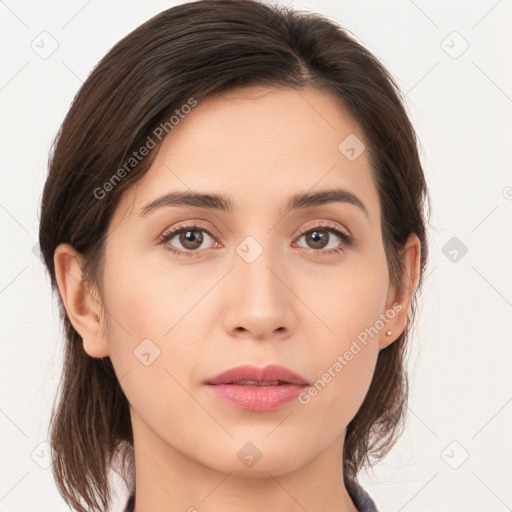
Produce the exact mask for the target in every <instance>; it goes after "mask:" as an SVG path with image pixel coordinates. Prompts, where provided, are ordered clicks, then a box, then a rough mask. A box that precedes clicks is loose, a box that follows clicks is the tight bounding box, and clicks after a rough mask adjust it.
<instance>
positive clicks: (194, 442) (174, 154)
mask: <svg viewBox="0 0 512 512" xmlns="http://www.w3.org/2000/svg"><path fill="white" fill-rule="evenodd" d="M350 134H355V135H356V136H357V137H358V138H359V139H360V140H364V136H363V134H362V132H361V130H360V129H359V127H358V126H357V124H356V123H355V122H354V121H353V120H351V118H350V116H348V114H347V113H346V112H344V111H343V110H342V108H341V106H340V105H339V104H338V103H337V102H336V100H335V99H334V98H333V97H332V96H330V95H329V94H328V93H327V92H321V91H318V90H314V89H302V90H300V91H294V90H292V89H271V88H266V87H250V88H245V89H241V90H237V91H231V92H229V93H227V94H225V95H222V96H219V97H215V98H209V99H208V100H206V101H204V102H201V103H200V104H199V105H198V106H197V107H195V108H194V109H193V111H192V112H191V113H190V114H189V115H188V116H187V117H186V118H185V119H183V120H181V121H180V123H179V124H178V125H177V126H175V127H174V129H173V130H172V132H171V133H170V135H169V136H168V137H167V138H166V139H165V141H164V144H163V146H162V148H161V150H160V152H159V154H158V156H157V158H156V160H155V162H154V164H153V165H152V167H151V169H150V170H149V172H148V173H147V175H146V176H145V177H144V178H143V179H142V180H141V181H140V182H139V183H138V184H136V185H135V186H133V187H132V188H130V189H129V190H128V191H127V192H126V193H125V194H124V196H123V198H122V200H121V203H120V204H119V206H118V208H117V209H116V212H115V214H114V217H113V219H112V222H111V225H110V227H109V237H108V239H107V246H106V254H105V257H106V262H105V273H104V282H103V285H104V297H103V298H104V301H105V307H106V310H107V311H108V314H109V318H108V320H109V323H108V327H109V328H108V329H105V319H104V318H100V319H99V321H98V316H101V310H100V307H99V304H98V302H97V301H96V300H94V299H93V298H92V296H91V295H89V294H87V293H86V292H85V291H84V286H82V285H81V283H80V281H81V272H80V268H81V256H80V255H79V254H77V253H76V251H75V250H74V249H73V248H72V247H70V246H69V245H66V244H62V245H61V246H59V247H58V248H57V250H56V251H55V265H56V269H57V279H58V285H59V290H60V293H61V296H62V300H63V302H64V304H65V307H66V310H67V312H68V315H69V317H70V320H71V321H72V323H73V325H74V327H75V328H76V330H77V331H78V332H79V333H80V335H81V336H82V338H83V345H84V350H85V351H86V352H87V353H88V354H89V355H90V356H91V357H106V356H109V357H110V358H111V360H112V363H113V365H114V368H115V371H116V374H117V376H118V378H119V379H120V383H121V386H122V388H123V390H124V392H125V394H126V396H127V399H128V401H129V403H130V406H131V418H132V426H133V432H134V440H135V443H134V444H135V460H136V487H137V494H136V510H137V511H138V512H149V511H153V512H163V511H164V510H165V511H167V510H169V509H170V507H172V509H173V510H188V509H189V508H190V507H195V508H196V509H197V510H198V511H202V510H208V511H211V512H217V511H221V510H222V511H223V512H229V511H231V510H233V511H234V510H236V511H239V510H244V511H246V512H253V511H254V512H256V511H258V512H259V511H261V510H267V511H280V512H287V511H296V510H303V508H305V509H307V510H308V511H309V512H317V511H354V510H356V509H355V507H354V505H353V503H352V502H351V500H350V498H349V496H348V494H347V492H346V490H345V488H344V486H343V474H342V458H341V454H342V450H343V442H344V437H345V429H346V426H347V424H348V423H349V422H350V420H351V419H352V418H353V417H354V415H355V414H356V412H357V410H358V409H359V407H360V405H361V403H362V401H363V399H364V397H365V395H366V393H367V391H368V388H369V385H370V382H371V378H372V373H373V370H374V367H375V364H376V359H377V355H378V351H379V349H382V348H384V347H385V346H387V345H388V344H390V343H392V342H393V341H394V340H395V339H396V338H397V337H398V336H399V335H400V333H401V332H402V331H403V329H404V328H405V325H406V321H407V313H408V311H409V308H410V301H411V297H412V294H413V292H414V290H415V288H416V286H417V282H418V271H419V259H420V242H419V240H418V238H417V237H416V236H415V235H411V236H410V237H409V240H408V242H407V244H406V247H405V250H404V286H403V288H402V289H401V290H394V288H393V286H391V284H390V281H389V274H388V268H387V264H386V258H385V253H384V248H383V242H382V236H381V227H380V226H381V217H380V205H379V197H378V193H377V189H376V187H375V184H374V182H373V178H372V171H371V168H370V164H369V161H368V159H367V154H366V152H363V153H362V154H361V155H360V156H359V157H358V158H357V159H356V160H354V161H350V160H349V159H347V158H346V156H345V155H344V154H343V153H342V152H340V151H339V149H338V146H339V144H340V142H342V141H343V140H344V139H345V138H346V137H347V136H348V135H350ZM335 187H340V188H344V189H347V190H349V191H350V192H352V193H353V194H355V195H356V196H357V197H358V198H359V199H360V200H361V202H362V203H363V204H364V205H365V207H366V210H367V215H366V214H365V213H364V212H363V211H362V210H361V209H360V208H358V207H357V206H355V205H353V204H349V203H330V204H326V205H321V206H314V207H310V208H308V209H304V210H297V211H291V212H288V213H286V212H285V207H286V205H287V202H288V198H289V197H290V196H291V195H293V194H295V193H299V192H308V191H310V192H317V191H320V190H326V189H331V188H335ZM171 190H180V191H194V192H203V193H217V194H222V195H225V196H228V197H229V198H230V199H231V201H232V203H233V211H232V212H221V211H214V210H212V209H201V208H198V207H192V206H167V207H163V208H159V209H155V210H153V211H151V212H150V213H148V214H147V215H146V216H144V217H141V216H140V211H141V209H142V208H143V207H144V205H146V204H148V203H149V202H151V201H153V200H155V199H156V198H158V197H160V196H161V195H163V194H165V193H167V192H169V191H171ZM103 200H108V197H107V198H106V199H103ZM322 221H330V223H334V225H335V226H336V227H337V228H338V229H340V230H343V229H345V230H348V231H349V232H350V233H351V234H352V236H353V239H354V242H353V244H352V245H351V246H348V247H347V246H345V243H344V242H343V240H342V239H340V238H339V237H338V236H337V235H336V234H335V233H333V232H331V231H330V228H322V232H323V233H324V235H326V236H328V237H329V242H328V245H327V247H326V248H321V247H320V246H319V245H315V244H314V242H313V240H312V239H311V238H310V237H309V236H308V235H307V234H303V235H301V233H300V230H301V229H302V228H305V229H307V230H313V229H314V228H316V227H317V226H318V225H319V224H321V223H322ZM183 222H186V224H193V223H196V224H198V223H199V224H200V225H201V227H202V228H203V227H204V229H206V230H208V231H209V232H210V233H211V234H212V236H209V235H208V234H207V233H206V232H204V231H201V232H200V233H201V234H202V235H203V237H204V239H203V244H202V245H200V244H198V243H193V242H188V245H187V240H186V239H184V238H181V242H180V237H179V236H175V237H174V238H173V239H172V241H169V242H167V245H172V246H174V247H175V248H176V249H178V250H182V251H187V250H188V251H189V252H194V251H195V252H194V255H193V256H192V257H181V256H177V255H175V254H173V253H172V252H169V251H168V250H166V248H165V244H161V243H160V244H159V243H158V239H159V237H160V236H161V235H162V234H165V232H166V231H167V232H169V231H170V229H171V228H175V227H182V225H183ZM325 230H327V231H325ZM246 237H253V238H254V239H255V240H256V241H257V243H258V244H259V247H261V249H262V250H263V252H262V253H261V255H260V256H259V257H258V258H257V259H256V260H255V261H253V262H251V263H248V262H247V261H246V260H244V258H242V257H241V256H240V255H239V254H238V253H237V251H236V249H237V247H239V246H240V244H241V243H242V242H243V241H244V240H245V239H246ZM198 245H199V248H198V249H194V247H197V246H198ZM242 245H243V244H242ZM339 246H341V247H344V251H342V252H340V253H333V252H331V253H329V251H330V250H331V249H333V248H337V247H339ZM250 250H254V248H252V249H250ZM322 251H323V252H322ZM394 303H400V304H401V305H402V309H401V310H400V311H399V312H398V313H396V314H395V315H393V316H394V318H393V319H391V320H389V321H388V322H387V323H386V325H385V327H384V328H383V329H382V330H380V331H379V334H378V335H377V336H374V337H373V338H370V339H369V342H368V344H367V345H366V346H365V347H364V348H363V349H362V350H361V351H360V352H359V353H358V354H357V355H355V356H354V357H353V359H352V360H351V361H349V362H348V364H346V366H344V368H343V370H342V371H340V372H338V373H337V374H336V376H335V377H334V378H332V379H331V381H330V382H329V383H328V384H327V385H326V386H325V388H324V389H323V390H322V391H321V392H319V393H318V394H317V396H315V397H314V398H312V399H311V400H310V401H309V403H307V404H305V405H304V404H301V403H299V402H298V401H292V402H291V403H289V404H287V405H285V406H284V407H282V408H281V409H278V410H276V411H273V412H249V411H244V410H240V409H236V408H234V407H232V406H230V405H228V404H226V403H224V402H221V401H220V400H219V399H217V398H216V397H215V396H213V395H212V394H211V393H210V392H209V390H208V389H206V388H205V386H204V385H203V382H204V380H205V379H208V378H211V377H214V376H215V375H217V374H219V373H220V372H222V371H224V370H226V369H228V368H231V367H233V366H238V365H240V364H253V365H256V366H260V367H262V366H266V365H267V364H270V363H276V364H281V365H283V366H286V367H288V368H290V369H292V370H293V371H295V372H297V373H298V374H300V375H302V376H303V377H305V378H306V379H307V380H308V382H310V383H311V382H314V381H316V380H317V379H319V378H321V376H322V374H324V372H326V370H327V369H328V368H329V367H332V366H333V363H334V362H335V361H336V360H337V357H338V356H339V355H340V354H341V355H343V354H344V353H345V352H346V350H348V349H349V348H350V346H351V343H352V342H353V340H354V339H356V337H357V336H358V334H359V333H361V332H362V331H364V329H365V328H367V327H370V326H372V325H374V324H375V322H376V320H378V319H379V315H380V314H386V312H387V311H389V310H392V309H393V307H392V306H393V304H394ZM388 329H390V330H391V331H392V335H391V336H386V335H385V331H387V330H388ZM148 338H149V339H150V340H152V343H153V344H154V346H156V347H158V349H159V350H160V354H159V357H157V358H156V359H155V360H154V361H153V362H152V363H151V364H150V365H148V366H146V365H144V364H142V363H141V361H140V360H139V358H137V357H136V356H135V355H134V351H135V352H137V347H138V346H139V345H140V343H141V342H142V341H143V340H145V339H148ZM148 347H150V348H149V351H150V353H151V354H155V353H156V352H155V351H156V349H155V348H154V347H153V345H148ZM151 347H153V348H151ZM248 442H250V443H252V444H253V445H255V446H256V447H257V449H258V450H259V452H261V454H262V456H261V459H260V460H259V461H258V462H257V463H256V464H254V466H252V467H250V468H249V467H247V466H245V465H244V464H243V463H242V462H241V460H240V459H239V458H238V456H237V453H238V452H239V450H241V449H243V447H244V446H246V444H247V443H248ZM245 450H248V448H247V447H246V448H245Z"/></svg>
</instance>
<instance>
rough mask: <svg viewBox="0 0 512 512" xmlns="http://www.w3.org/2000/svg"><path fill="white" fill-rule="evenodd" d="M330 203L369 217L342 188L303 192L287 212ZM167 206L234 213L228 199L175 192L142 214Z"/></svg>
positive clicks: (287, 208) (162, 198) (356, 201)
mask: <svg viewBox="0 0 512 512" xmlns="http://www.w3.org/2000/svg"><path fill="white" fill-rule="evenodd" d="M328 203H348V204H352V205H354V206H357V207H358V208H359V209H360V210H361V211H362V212H363V213H364V214H365V215H366V216H367V217H368V210H367V209H366V207H365V205H364V204H363V203H362V201H361V200H360V199H359V198H358V197H357V196H356V195H355V194H353V193H352V192H349V191H348V190H345V189H342V188H335V189H331V190H322V191H319V192H314V193H311V192H301V193H298V194H295V195H293V196H292V197H290V199H289V200H288V205H287V207H286V212H289V211H292V210H301V209H305V208H310V207H312V206H321V205H324V204H328ZM165 206H194V207H196V208H205V209H211V210H219V211H225V212H232V211H233V203H232V202H231V200H230V199H229V198H228V197H225V196H222V195H218V194H202V193H199V192H187V191H175V192H169V193H167V194H165V195H163V196H161V197H159V198H157V199H155V200H154V201H151V202H150V203H148V204H146V205H145V206H144V207H143V208H142V209H141V212H140V216H141V217H144V216H145V215H147V214H148V213H149V212H151V211H154V210H156V209H158V208H162V207H165Z"/></svg>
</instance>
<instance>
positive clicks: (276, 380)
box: [206, 364, 309, 386]
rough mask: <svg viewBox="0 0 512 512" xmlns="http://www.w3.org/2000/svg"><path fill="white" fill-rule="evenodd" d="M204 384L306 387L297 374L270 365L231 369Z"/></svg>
mask: <svg viewBox="0 0 512 512" xmlns="http://www.w3.org/2000/svg"><path fill="white" fill-rule="evenodd" d="M206 384H212V385H217V384H237V385H239V386H279V385H283V384H296V385H298V386H305V385H308V384H309V383H308V381H307V380H306V379H304V378H303V377H301V376H300V375H298V374H297V373H295V372H293V371H291V370H289V369H288V368H285V367H284V366H279V365H276V364H271V365H268V366H265V367H264V368H258V367H256V366H249V365H246V366H237V367H236V368H231V369H230V370H227V371H225V372H222V373H221V374H219V375H217V376H216V377H214V378H213V379H209V380H207V381H206Z"/></svg>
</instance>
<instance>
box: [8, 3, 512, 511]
mask: <svg viewBox="0 0 512 512" xmlns="http://www.w3.org/2000/svg"><path fill="white" fill-rule="evenodd" d="M176 3H178V2H164V1H154V0H152V1H139V2H133V1H131V2H129V1H126V0H124V1H115V2H114V1H110V0H109V1H101V2H100V1H99V0H90V1H83V0H80V1H76V0H72V1H67V2H62V1H61V2H57V1H54V2H49V1H37V2H36V1H30V2H27V1H17V2H16V1H14V0H5V1H2V2H0V22H1V27H2V28H1V29H0V44H1V46H0V47H1V49H2V53H1V60H2V62H1V65H0V105H1V127H0V130H1V131H0V141H1V150H0V159H1V161H0V169H1V173H2V175H1V187H0V223H1V232H0V237H1V250H2V265H1V274H0V307H1V311H2V331H1V337H0V344H1V357H0V365H1V382H0V384H1V386H0V400H1V401H0V439H1V447H0V463H1V468H0V510H1V511H2V512H14V511H20V512H21V511H23V512H27V511H29V510H30V511H34V512H46V511H52V512H55V511H66V510H68V507H67V506H66V505H65V504H64V502H63V501H62V499H61V498H60V496H59V494H58V492H57V490H56V487H55V484H54V481H53V477H52V474H51V470H50V469H48V468H45V467H44V466H45V457H46V455H45V447H44V444H43V445H40V443H44V441H46V440H47V428H48V421H49V412H50V408H51V405H52V401H53V398H54V394H55V391H56V386H57V383H58V381H59V378H60V370H61V364H62V363H61V344H62V337H61V332H60V326H59V322H58V310H57V305H56V299H55V298H52V295H51V291H50V284H49V278H48V276H47V275H46V274H45V270H44V267H43V265H42V263H41V262H40V260H39V259H38V257H37V256H36V254H34V252H36V253H37V251H33V247H34V246H35V245H36V244H37V237H38V234H37V232H38V222H39V208H40V199H41V193H42V189H43V184H44V181H45V177H46V174H47V159H48V153H49V149H50V146H51V143H52V140H53V139H54V137H55V135H56V133H57V130H58V128H59V125H60V123H61V122H62V120H63V119H64V116H65V114H66V112H67V109H68V108H69V105H70V102H71V100H72V99H73V96H74V95H75V93H76V92H77V90H78V88H79V87H80V86H81V84H82V82H83V81H84V80H85V79H86V77H87V75H88V73H89V72H90V71H91V69H92V68H93V66H94V65H95V64H96V63H97V62H98V61H99V60H100V58H101V57H102V56H103V55H104V54H105V53H106V52H107V51H108V50H109V48H111V47H112V46H113V45H114V44H115V43H116V42H117V41H118V40H119V39H121V38H122V37H124V36H125V35H127V34H128V33H129V32H130V31H131V30H133V29H134V28H135V27H137V26H138V25H140V24H141V23H143V22H144V21H146V20H147V19H148V18H150V17H151V16H153V15H154V14H156V13H158V12H160V11H161V10H163V9H165V8H167V7H171V6H172V5H175V4H176ZM282 3H287V4H288V5H291V6H293V7H295V8H303V9H306V10H313V11H316V12H319V13H323V14H325V15H327V16H328V17H330V18H331V19H333V20H335V21H337V22H338V23H339V24H340V25H342V26H343V27H344V28H346V29H348V30H349V31H350V32H351V33H352V34H354V35H355V36H356V38H357V39H358V40H359V41H361V42H362V43H363V44H364V45H365V46H366V47H367V48H368V49H369V50H370V51H372V52H373V53H374V54H375V55H376V56H377V57H378V58H380V59H381V61H382V62H383V63H384V64H385V65H386V66H387V67H388V69H389V70H390V71H391V73H392V74H393V76H394V77H395V78H396V80H397V81H398V83H399V85H400V87H401V88H402V90H403V92H404V93H405V94H406V102H407V108H408V110H409V112H410V115H411V117H412V120H413V124H414V126H415V128H416V130H417V132H418V136H419V139H420V141H421V154H422V160H423V163H424V166H425V173H426V176H427V180H428V184H429V187H430V191H431V195H432V199H433V217H432V222H431V226H430V241H431V262H430V266H429V269H428V278H427V282H426V286H425V292H424V295H423V301H422V304H423V312H422V315H421V318H420V321H419V324H418V328H417V330H416V337H415V338H414V347H413V350H412V352H411V357H410V372H411V387H412V389H411V398H410V408H409V414H408V421H407V426H406V430H405V432H404V434H403V436H402V438H401V439H400V441H399V442H398V443H397V445H396V446H395V448H394V449H393V451H392V452H391V454H390V455H389V456H388V457H387V458H385V459H384V460H383V461H382V462H381V463H379V464H378V465H377V466H375V468H374V469H373V471H370V472H368V473H367V474H363V475H362V476H361V481H362V483H363V485H364V486H365V487H366V489H367V490H368V492H369V493H370V495H371V496H372V497H373V498H374V499H375V501H376V502H377V504H378V506H379V510H380V511H381V512H399V511H404V512H412V511H436V512H441V511H450V512H453V511H461V512H462V511H464V512H467V511H486V512H501V511H506V510H512V485H511V482H512V439H511V436H510V432H512V430H511V428H510V427H511V424H512V386H511V382H512V376H511V371H510V367H511V362H512V336H511V327H512V321H511V318H512V315H511V313H512V270H511V268H512V266H511V262H512V236H511V232H512V229H511V228H512V173H511V162H512V158H511V157H512V154H511V146H512V144H511V142H512V140H511V135H512V129H511V128H512V116H511V114H512V73H511V65H510V62H511V53H512V51H511V50H512V36H511V33H512V31H511V27H512V1H511V0H499V1H497V0H491V1H488V2H487V1H465V2H460V1H450V2H447V1H445V2H427V1H425V0H415V1H414V2H413V1H410V0H396V1H368V0H364V1H338V2H335V1H316V2H313V1H305V0H304V1H294V2H282ZM44 31H46V32H47V33H48V34H51V36H48V35H47V34H45V35H40V34H41V32H44ZM454 32H456V34H454ZM42 37H44V38H46V39H45V48H47V49H48V48H51V44H58V48H57V49H56V51H55V52H54V53H53V54H52V55H50V56H49V57H48V58H41V57H40V56H39V55H38V54H37V53H36V52H35V51H34V50H33V48H32V46H35V45H37V44H39V45H40V46H42V44H43V43H41V38H42ZM51 38H53V39H54V40H55V41H56V43H52V40H51ZM466 44H468V45H469V47H468V48H467V50H465V51H464V52H463V53H461V52H462V50H464V48H465V45H466ZM459 54H460V55H459ZM454 57H457V58H454ZM453 237H456V238H457V239H458V241H455V243H457V244H459V245H460V243H463V244H464V245H465V246H466V247H467V249H468V251H467V253H466V254H465V255H463V256H462V257H461V254H462V253H461V252H460V249H456V251H458V252H457V261H451V259H450V258H454V255H455V253H453V252H452V253H451V255H450V253H449V251H450V250H452V249H453V248H451V247H450V246H447V247H445V244H447V242H448V241H449V240H450V239H452V238H453ZM452 243H454V242H452ZM443 248H445V252H446V253H447V254H448V256H446V255H445V254H444V253H443ZM454 442H455V443H454ZM466 456H468V458H467V460H465V461H464V462H463V463H462V461H463V460H464V457H466ZM35 460H36V461H38V462H39V464H38V463H36V462H35ZM461 463H462V464H461ZM459 464H461V465H460V467H458V469H453V467H455V466H458V465H459ZM41 466H43V467H41ZM451 466H452V467H451ZM123 492H124V490H123V489H120V496H119V502H118V507H120V508H119V509H121V508H122V503H123V504H124V495H123Z"/></svg>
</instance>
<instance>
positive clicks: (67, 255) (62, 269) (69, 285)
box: [53, 244, 110, 358]
mask: <svg viewBox="0 0 512 512" xmlns="http://www.w3.org/2000/svg"><path fill="white" fill-rule="evenodd" d="M53 260H54V265H55V277H56V280H57V286H58V288H59V294H60V297H61V300H62V304H63V306H64V308H65V310H66V313H67V315H68V318H69V320H70V322H71V324H72V325H73V327H74V328H75V330H76V331H77V332H78V334H79V335H80V336H81V337H82V340H83V346H84V350H85V351H86V352H87V354H89V355H90V356H91V357H97V358H102V357H107V356H108V355H109V353H110V351H109V344H108V340H107V339H106V336H105V334H104V332H103V329H102V325H101V322H100V313H101V305H100V302H99V296H98V295H97V294H96V296H94V295H93V293H92V292H91V290H89V289H88V287H87V286H86V283H85V282H84V280H83V278H82V261H83V258H82V255H81V254H80V253H78V252H77V251H76V250H75V249H74V248H73V247H72V246H71V245H69V244H60V245H59V246H58V247H57V248H56V249H55V252H54V255H53Z"/></svg>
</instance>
